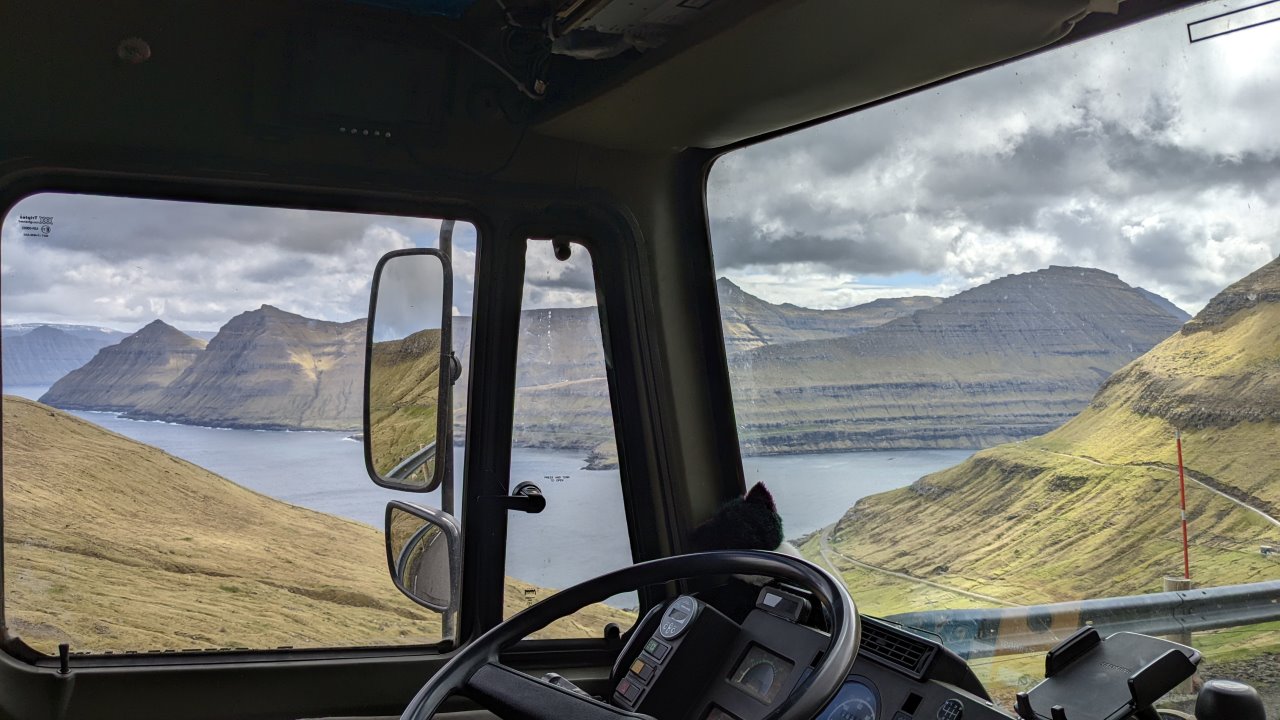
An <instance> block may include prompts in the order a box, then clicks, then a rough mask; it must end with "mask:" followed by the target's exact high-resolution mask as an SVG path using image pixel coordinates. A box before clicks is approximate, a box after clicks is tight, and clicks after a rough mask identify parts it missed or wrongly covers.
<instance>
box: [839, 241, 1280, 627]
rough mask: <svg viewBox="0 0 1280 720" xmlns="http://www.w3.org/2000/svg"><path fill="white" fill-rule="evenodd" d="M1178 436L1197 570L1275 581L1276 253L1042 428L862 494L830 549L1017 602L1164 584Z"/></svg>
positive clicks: (1172, 553) (1216, 581)
mask: <svg viewBox="0 0 1280 720" xmlns="http://www.w3.org/2000/svg"><path fill="white" fill-rule="evenodd" d="M1179 429H1180V430H1181V431H1182V439H1183V456H1184V461H1185V466H1186V470H1187V488H1186V491H1187V522H1188V526H1189V529H1190V543H1191V570H1192V576H1193V578H1194V579H1195V580H1196V582H1197V584H1198V585H1200V586H1212V585H1222V584H1229V583H1241V582H1252V581H1257V580H1265V579H1276V578H1280V563H1277V562H1275V560H1274V559H1272V558H1268V557H1265V556H1263V555H1261V554H1260V553H1259V551H1258V548H1259V545H1268V544H1270V545H1273V546H1275V545H1280V523H1277V522H1276V520H1268V519H1267V517H1266V516H1270V517H1271V518H1273V519H1275V518H1280V452H1277V450H1276V447H1277V440H1280V259H1277V260H1274V261H1272V262H1271V263H1270V264H1268V265H1266V266H1265V267H1263V268H1261V269H1259V270H1258V271H1257V272H1255V273H1253V274H1251V275H1249V276H1248V277H1246V278H1244V279H1243V280H1241V281H1239V282H1237V283H1235V284H1233V285H1232V286H1230V287H1228V288H1227V289H1225V290H1224V291H1222V293H1220V294H1219V295H1218V296H1216V297H1215V298H1214V299H1213V300H1212V301H1211V302H1210V303H1209V304H1208V305H1207V306H1206V307H1205V308H1204V310H1202V311H1201V312H1200V313H1199V314H1198V315H1196V317H1195V318H1194V319H1193V320H1192V321H1191V322H1188V323H1187V324H1186V325H1185V326H1184V327H1183V328H1182V330H1181V331H1180V332H1178V333H1175V334H1174V335H1172V336H1171V337H1169V338H1168V339H1166V340H1164V341H1163V342H1161V343H1160V344H1159V345H1157V346H1156V347H1155V348H1153V349H1152V350H1151V351H1150V352H1148V353H1146V354H1145V355H1143V356H1142V357H1140V358H1138V359H1137V360H1135V361H1134V362H1132V363H1130V364H1129V365H1127V366H1125V367H1124V368H1122V369H1121V370H1120V371H1118V372H1116V373H1115V374H1114V375H1112V376H1111V377H1110V378H1109V379H1108V380H1107V382H1106V383H1104V384H1103V385H1102V387H1101V388H1100V389H1099V390H1098V392H1097V394H1096V395H1095V396H1094V397H1093V399H1092V400H1091V401H1090V402H1089V404H1088V406H1087V407H1086V408H1084V410H1083V411H1082V412H1080V413H1079V414H1078V415H1077V416H1075V417H1074V418H1073V419H1071V420H1070V421H1069V422H1067V423H1066V424H1064V425H1063V426H1062V427H1059V428H1057V429H1055V430H1053V431H1052V432H1050V433H1048V434H1046V435H1043V436H1041V437H1037V438H1033V439H1030V440H1026V441H1023V442H1018V443H1012V444H1008V445H1001V446H999V447H995V448H991V449H989V450H985V451H982V452H979V453H978V454H976V455H974V456H973V457H972V458H970V459H969V460H967V461H965V462H964V463H962V464H960V465H958V466H956V467H953V468H950V469H948V470H945V471H943V472H940V473H935V474H933V475H929V476H926V477H924V478H921V479H920V480H919V481H917V482H916V483H915V484H914V485H912V486H911V487H909V488H904V489H901V490H895V491H893V492H889V493H885V494H882V495H876V496H873V497H870V498H866V499H864V500H862V501H860V502H859V503H858V504H857V505H855V506H854V507H853V508H852V509H850V510H849V512H848V513H846V514H845V516H844V518H843V519H842V520H841V521H840V522H839V523H838V524H837V526H836V528H835V531H834V534H833V538H834V540H835V544H836V547H837V549H839V550H840V551H842V552H844V553H846V554H847V555H849V556H850V557H855V558H857V559H858V560H861V561H863V562H867V563H871V564H874V565H878V566H881V567H883V568H885V569H887V570H891V571H894V572H899V573H904V574H907V575H911V576H915V577H920V578H924V577H927V578H928V579H929V580H930V581H931V582H937V583H942V584H945V585H952V586H955V587H962V588H969V589H975V588H976V589H979V590H980V592H983V593H987V594H992V595H996V596H999V597H1001V598H1003V599H1009V600H1015V601H1017V602H1027V603H1029V602H1047V601H1057V600H1069V599H1076V598H1084V597H1093V596H1099V595H1125V594H1134V593H1143V592H1152V591H1157V590H1159V589H1161V577H1163V576H1165V575H1180V574H1181V571H1182V552H1181V530H1180V519H1179V518H1180V515H1179V507H1178V503H1179V489H1178V476H1177V470H1176V467H1177V465H1176V463H1177V450H1176V444H1175V431H1176V430H1179Z"/></svg>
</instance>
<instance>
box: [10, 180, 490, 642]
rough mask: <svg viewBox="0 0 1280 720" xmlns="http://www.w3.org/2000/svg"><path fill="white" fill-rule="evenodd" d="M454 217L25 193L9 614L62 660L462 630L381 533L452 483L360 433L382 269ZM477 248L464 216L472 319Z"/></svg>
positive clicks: (15, 295)
mask: <svg viewBox="0 0 1280 720" xmlns="http://www.w3.org/2000/svg"><path fill="white" fill-rule="evenodd" d="M439 228H440V221H437V220H430V219H422V218H404V217H387V216H373V215H355V214H343V213H331V212H318V211H306V210H286V209H276V208H258V207H240V206H224V205H213V204H198V203H184V202H169V201H157V200H142V199H128V198H114V197H94V196H84V195H65V194H42V195H36V196H32V197H29V198H27V199H25V200H23V201H21V202H20V203H18V204H17V205H16V206H15V207H13V208H12V209H11V210H10V211H9V212H8V214H7V215H6V216H5V219H4V225H3V231H2V232H3V240H2V247H0V250H2V254H3V257H4V264H3V280H2V285H0V290H2V293H3V330H4V339H3V361H4V373H3V379H4V400H3V410H4V421H3V442H4V454H3V458H4V466H3V483H4V495H3V497H4V573H5V575H4V581H5V582H4V589H5V596H4V614H5V623H6V626H7V627H8V629H9V630H10V631H11V632H13V633H14V634H15V635H16V636H17V637H18V638H19V639H20V640H21V641H22V642H24V643H26V644H27V645H30V646H32V647H33V648H35V649H37V650H39V651H41V652H44V653H55V652H56V651H57V646H58V644H59V643H62V642H66V643H69V644H70V646H71V650H72V652H89V653H104V652H113V653H122V652H123V653H132V652H154V651H170V652H171V651H203V650H216V649H228V648H235V649H247V650H260V649H272V648H280V647H294V648H317V647H363V646H379V645H401V644H425V643H434V642H438V641H440V640H442V639H443V638H442V633H441V618H440V616H439V615H437V614H436V613H433V612H431V611H428V610H425V609H423V608H421V607H419V606H417V605H415V604H413V603H412V602H411V601H409V600H408V599H407V598H404V597H403V596H402V595H401V594H400V593H399V592H398V591H397V590H396V589H395V588H394V587H393V585H392V583H391V581H390V578H389V577H388V574H387V567H386V554H385V549H384V544H383V511H384V507H385V505H386V501H387V500H388V499H392V498H408V499H412V500H413V501H414V502H425V503H427V504H434V503H435V502H436V501H437V498H436V497H434V496H430V495H428V496H425V497H424V496H415V497H412V498H409V496H407V495H404V494H401V493H394V492H391V491H387V490H382V489H380V488H377V487H375V486H374V485H373V484H372V483H371V482H370V481H369V479H368V476H367V475H366V473H365V469H364V463H363V458H362V453H361V443H360V438H359V437H357V436H356V434H357V433H358V432H359V428H360V424H361V420H360V418H361V406H362V382H363V380H362V378H363V366H364V334H365V320H364V318H365V313H366V312H367V309H368V302H369V281H370V278H371V275H372V272H373V267H374V263H375V262H376V261H377V259H378V258H379V257H380V256H381V255H382V254H383V253H385V252H387V251H389V250H394V249H399V248H407V247H415V246H434V245H435V244H436V243H437V241H438V234H439ZM475 242H476V237H475V231H474V228H473V227H471V226H470V225H466V224H462V223H460V224H459V226H458V229H457V232H456V234H455V237H454V253H453V257H454V262H455V275H456V276H457V277H458V278H459V281H458V285H459V292H457V293H455V304H456V305H457V304H459V303H461V306H460V307H459V309H458V312H459V313H469V297H470V283H469V279H470V277H471V275H472V272H473V270H472V268H473V266H474V257H475V255H474V248H475ZM458 437H459V438H462V437H465V435H464V434H459V435H458ZM457 452H459V453H461V449H460V448H458V449H457Z"/></svg>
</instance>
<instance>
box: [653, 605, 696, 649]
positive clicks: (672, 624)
mask: <svg viewBox="0 0 1280 720" xmlns="http://www.w3.org/2000/svg"><path fill="white" fill-rule="evenodd" d="M697 612H698V601H697V600H694V599H693V598H691V597H689V596H688V595H681V596H680V597H678V598H676V599H675V600H673V601H672V602H671V606H670V607H668V608H667V611H666V612H665V613H663V615H662V621H661V623H659V624H658V635H660V636H662V638H663V639H664V640H675V639H676V638H678V637H680V636H681V635H683V634H684V631H685V630H686V629H687V628H688V627H689V622H690V621H691V620H693V616H694V615H696V614H697Z"/></svg>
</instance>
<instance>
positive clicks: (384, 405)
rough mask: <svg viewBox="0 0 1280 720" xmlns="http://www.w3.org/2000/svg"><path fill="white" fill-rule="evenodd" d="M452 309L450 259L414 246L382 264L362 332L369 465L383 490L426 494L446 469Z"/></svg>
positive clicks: (386, 257)
mask: <svg viewBox="0 0 1280 720" xmlns="http://www.w3.org/2000/svg"><path fill="white" fill-rule="evenodd" d="M452 310H453V274H452V271H451V268H450V263H449V258H448V256H447V255H445V254H444V253H442V252H440V251H439V250H433V249H426V248H414V249H409V250H394V251H392V252H389V253H387V254H386V255H383V256H382V258H381V259H380V260H378V265H377V267H376V268H375V270H374V274H373V287H372V290H371V291H370V293H369V320H368V330H367V331H366V335H365V368H364V460H365V468H366V469H367V470H368V471H369V477H370V478H372V479H373V481H374V482H375V483H377V484H378V485H381V486H382V487H385V488H391V489H393V490H407V491H409V492H429V491H431V490H434V489H436V488H437V487H438V486H439V485H440V483H441V481H442V480H443V479H444V478H445V477H446V474H447V473H448V471H449V463H450V461H451V460H452V455H453V453H452V450H453V448H452V447H451V446H452V432H451V431H452V423H453V408H452V403H451V402H450V400H449V399H450V398H451V396H452V394H451V392H450V390H451V389H452V384H453V380H454V378H455V376H456V368H455V365H456V361H455V360H453V353H452V344H453V343H452V340H453V337H452V333H451V332H450V330H451V325H452V321H453V314H452ZM442 398H443V399H444V401H443V402H442V401H441V399H442ZM441 443H443V444H444V445H446V447H442V448H440V451H439V452H437V445H438V444H441Z"/></svg>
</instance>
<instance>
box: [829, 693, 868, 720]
mask: <svg viewBox="0 0 1280 720" xmlns="http://www.w3.org/2000/svg"><path fill="white" fill-rule="evenodd" d="M827 717H828V718H831V720H876V708H875V706H874V705H872V704H871V703H869V702H867V701H866V700H863V699H862V698H854V699H852V700H849V701H847V702H845V703H843V704H841V705H840V706H839V707H837V708H835V709H833V710H832V711H831V714H830V715H827Z"/></svg>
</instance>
